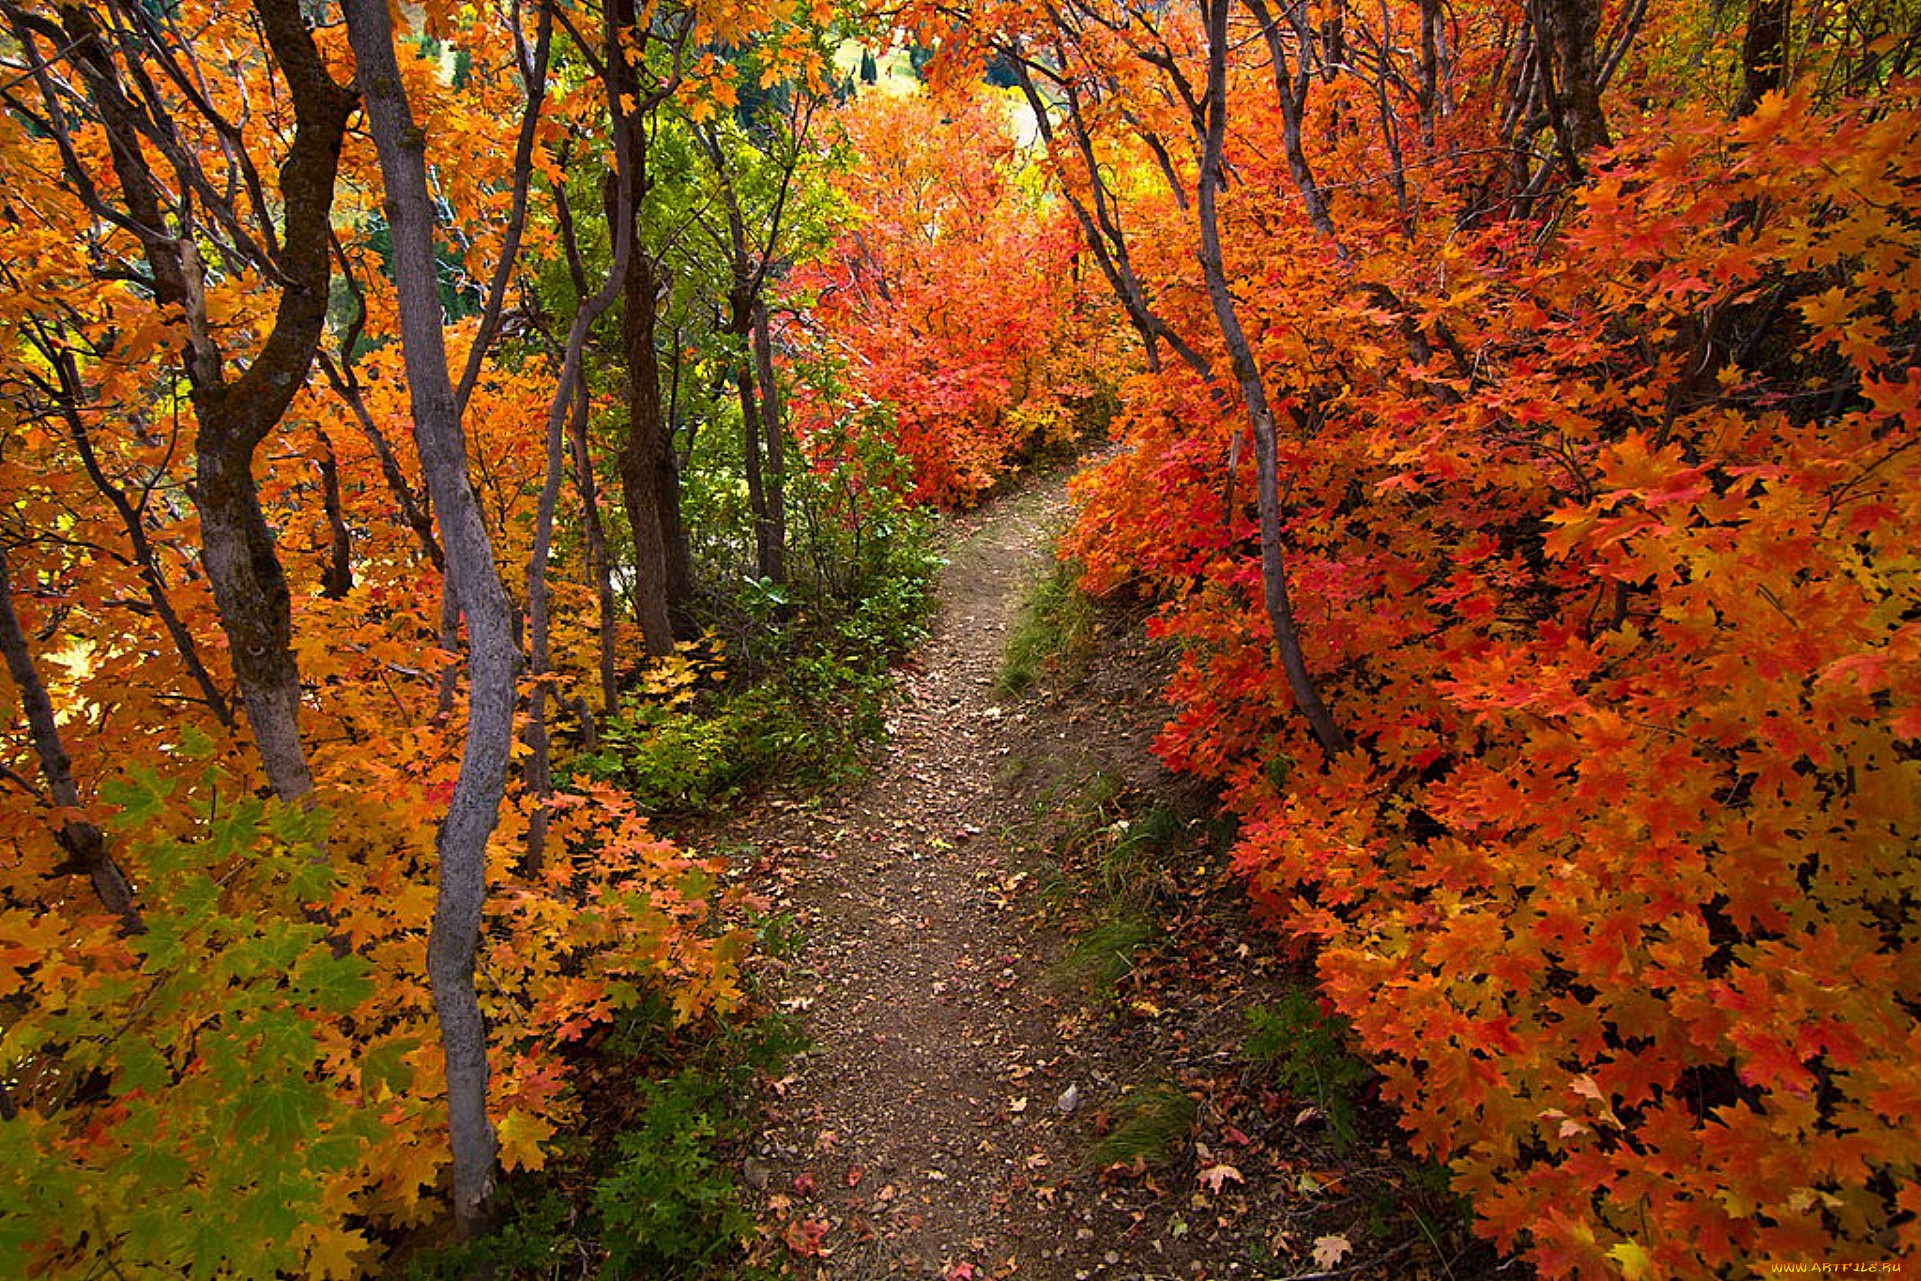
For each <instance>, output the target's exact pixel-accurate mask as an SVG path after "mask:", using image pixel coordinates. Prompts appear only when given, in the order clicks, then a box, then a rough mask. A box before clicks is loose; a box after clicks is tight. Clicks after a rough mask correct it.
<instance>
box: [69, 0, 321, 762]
mask: <svg viewBox="0 0 1921 1281" xmlns="http://www.w3.org/2000/svg"><path fill="white" fill-rule="evenodd" d="M254 11H255V13H256V14H257V15H258V17H259V19H260V27H261V31H262V34H263V35H264V36H265V37H266V41H267V45H268V48H269V50H270V52H271V53H272V55H273V59H274V62H275V63H276V64H277V65H278V67H279V69H280V71H281V73H282V74H283V75H284V76H285V78H286V83H287V87H288V92H289V95H290V97H291V99H292V104H293V110H294V136H293V142H292V144H291V146H290V148H289V150H288V153H287V159H286V161H285V163H284V164H283V165H282V166H281V170H280V196H281V199H282V201H283V202H284V205H285V209H286V213H285V233H284V235H282V236H281V237H280V248H279V251H278V252H277V253H276V254H275V255H274V256H273V263H272V268H273V270H274V271H275V272H276V273H277V274H278V275H279V277H280V278H281V280H282V282H283V283H282V286H281V290H280V297H279V301H278V306H277V308H276V310H275V314H274V319H273V325H272V327H271V328H270V329H269V331H268V333H267V337H266V339H265V341H264V342H263V343H262V344H261V346H260V349H259V351H258V352H256V353H255V355H254V357H253V360H252V361H251V362H250V363H249V364H248V366H247V369H246V371H245V372H244V373H243V374H241V375H240V376H239V377H238V378H237V379H235V380H234V381H232V382H229V381H228V380H227V377H226V374H225V371H224V369H223V368H222V364H223V359H224V357H223V354H222V352H221V350H220V347H219V345H218V343H217V342H216V340H215V338H214V335H213V330H212V326H211V325H210V324H209V322H208V317H207V309H206V298H205V272H204V269H203V268H202V266H201V264H200V261H199V258H198V254H197V251H196V249H195V242H194V238H193V235H192V233H191V228H190V227H183V228H182V229H181V233H180V234H170V233H169V231H168V228H169V227H170V226H171V225H173V220H170V219H169V218H168V217H167V216H166V213H165V211H164V207H163V206H164V203H165V202H166V200H167V193H166V190H165V188H164V187H163V186H162V184H161V183H160V182H159V180H158V179H157V178H156V176H155V173H154V171H153V169H152V168H151V167H150V165H149V162H148V160H147V156H146V152H145V147H144V145H143V142H142V138H143V133H142V129H141V126H140V123H139V121H140V119H141V113H142V111H143V110H144V108H143V107H142V106H141V105H138V104H136V102H134V101H132V100H130V99H129V98H128V96H127V92H126V89H125V87H124V86H123V83H122V81H121V78H120V70H119V67H118V65H117V64H116V63H115V61H114V58H113V56H112V53H111V51H110V50H109V48H108V45H107V40H106V38H105V37H104V36H103V35H102V34H101V32H100V30H99V28H98V27H97V25H96V24H95V22H94V20H93V18H92V16H91V15H90V14H88V13H87V12H86V11H85V10H83V9H80V8H78V7H77V6H70V7H68V8H66V9H64V10H62V14H61V20H62V22H63V23H64V24H65V34H66V38H67V43H68V47H69V49H70V51H71V56H72V58H73V61H74V65H75V67H76V68H77V69H78V70H79V72H80V75H81V78H82V79H83V81H84V82H85V83H86V86H87V91H88V96H89V98H90V100H91V102H92V105H93V107H94V108H95V110H96V111H97V112H98V114H99V118H100V123H101V125H102V127H103V128H104V130H105V132H106V135H107V141H108V150H109V152H110V154H111V157H112V163H113V169H114V176H115V178H116V179H117V181H118V184H119V187H120V194H121V196H122V198H123V199H124V200H125V202H126V213H127V215H129V217H128V224H129V225H130V226H131V227H132V228H134V229H135V234H137V235H138V236H139V238H140V241H141V246H142V249H143V250H144V252H145V255H146V258H147V263H148V266H149V268H150V269H151V271H152V273H153V280H154V293H155V297H156V298H157V299H158V300H159V301H160V302H161V303H163V304H167V305H172V306H178V307H179V308H180V309H181V312H182V315H183V317H184V319H185V322H186V330H187V339H186V343H185V347H184V350H183V353H182V354H183V358H184V364H185V369H186V375H187V382H188V393H189V399H190V401H191V403H192V405H193V409H194V417H195V422H196V432H195V438H194V455H195V458H194V472H195V475H194V484H193V486H192V490H191V495H192V499H193V504H194V508H195V510H196V511H197V512H198V513H199V516H200V528H201V540H202V564H203V565H204V566H205V568H206V571H207V579H208V582H209V584H210V586H211V587H212V588H213V597H214V604H215V606H216V607H217V608H218V610H219V614H220V623H221V628H222V630H223V631H225V632H226V634H227V641H228V648H229V653H230V656H231V659H232V662H233V669H234V676H235V678H236V680H237V681H238V683H239V685H240V692H241V697H242V701H243V702H244V704H245V706H246V708H247V719H248V722H249V723H250V725H251V726H252V728H253V731H254V740H255V742H256V744H257V745H258V747H259V750H260V755H261V760H262V762H263V764H264V765H265V767H266V771H267V778H268V781H269V782H270V783H271V784H272V786H273V789H274V791H275V792H276V793H278V794H279V795H280V797H281V798H282V799H283V800H296V799H298V798H300V797H303V796H305V795H307V794H308V793H309V792H311V791H312V790H313V776H312V774H311V772H310V771H309V770H308V768H307V759H306V753H305V750H304V748H303V747H302V745H301V741H300V728H299V708H300V674H299V670H298V669H297V667H296V666H295V663H294V658H293V649H292V642H293V624H292V609H291V598H290V596H289V593H288V590H287V580H286V575H285V573H284V572H283V571H282V569H281V566H280V559H279V556H278V554H277V552H276V551H275V547H274V538H273V531H272V530H271V529H270V528H269V527H268V525H267V521H266V518H265V516H264V515H263V514H262V513H261V510H260V492H259V488H258V486H257V485H256V484H255V481H254V476H253V459H254V453H255V451H256V450H257V449H258V448H259V446H260V443H261V442H262V441H263V440H265V439H266V437H267V435H268V433H269V432H271V431H272V430H273V429H274V427H275V426H276V425H277V424H278V423H279V421H280V419H281V416H282V415H283V414H285V413H286V411H287V406H288V405H289V404H291V403H292V401H293V397H294V395H295V394H296V393H297V392H298V391H299V390H300V388H301V387H302V386H303V385H304V384H305V382H306V378H307V372H308V370H309V368H310V367H311V365H312V362H313V357H314V352H315V350H316V348H317V347H318V345H319V341H320V334H321V330H322V329H323V327H324V326H325V323H326V316H327V287H328V280H329V277H330V274H331V268H330V265H329V262H328V246H329V243H330V241H329V238H328V220H329V218H330V217H331V213H332V208H333V191H334V182H335V178H336V176H337V174H338V171H339V164H340V148H341V142H342V139H343V137H344V136H345V133H346V126H347V117H348V115H349V113H350V112H351V111H352V108H353V97H352V95H351V94H349V93H347V92H346V91H344V90H342V89H341V88H340V86H339V85H337V84H335V83H334V82H333V80H332V79H331V78H330V77H329V76H328V74H327V70H326V65H325V64H324V63H323V62H322V61H321V59H320V55H319V52H318V50H317V49H316V48H315V46H314V42H313V33H312V32H311V31H309V30H308V28H307V25H306V21H305V19H304V18H303V16H302V14H301V10H300V5H299V0H256V3H255V5H254ZM42 91H43V92H46V93H50V92H51V89H50V87H48V86H45V85H44V84H43V87H42ZM69 163H70V164H77V163H78V162H77V159H73V160H70V161H69ZM70 178H71V179H72V180H73V181H76V182H78V183H80V184H83V185H84V187H85V188H86V189H87V190H92V183H93V175H91V174H88V173H85V172H81V173H78V174H72V175H70ZM188 208H190V205H189V204H187V203H185V202H182V203H181V204H180V206H179V209H180V211H181V213H182V218H183V219H184V218H185V216H186V213H185V211H186V210H187V209H188Z"/></svg>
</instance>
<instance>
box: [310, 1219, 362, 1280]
mask: <svg viewBox="0 0 1921 1281" xmlns="http://www.w3.org/2000/svg"><path fill="white" fill-rule="evenodd" d="M307 1237H308V1242H307V1262H306V1269H305V1271H306V1274H307V1275H308V1276H310V1277H318V1278H320V1281H354V1278H355V1277H358V1276H359V1275H360V1273H361V1268H360V1264H359V1263H358V1262H357V1260H358V1259H359V1256H360V1255H361V1254H363V1253H365V1252H366V1250H367V1238H366V1237H365V1236H363V1235H362V1234H361V1233H360V1232H358V1231H356V1230H353V1229H342V1228H335V1227H313V1228H309V1229H307Z"/></svg>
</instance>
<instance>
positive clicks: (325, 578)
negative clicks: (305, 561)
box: [314, 428, 354, 600]
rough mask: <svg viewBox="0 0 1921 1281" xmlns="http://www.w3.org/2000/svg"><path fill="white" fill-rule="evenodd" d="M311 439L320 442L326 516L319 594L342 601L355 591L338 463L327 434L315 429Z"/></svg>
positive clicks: (322, 486) (321, 482)
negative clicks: (324, 554)
mask: <svg viewBox="0 0 1921 1281" xmlns="http://www.w3.org/2000/svg"><path fill="white" fill-rule="evenodd" d="M314 437H315V438H316V439H317V440H319V442H320V459H319V467H320V500H321V506H322V507H323V508H324V509H325V510H326V513H327V565H326V568H325V570H324V571H323V572H322V574H321V580H320V581H321V587H320V594H321V595H323V596H325V597H327V598H328V599H329V600H345V599H347V594H348V593H349V592H351V591H353V589H354V569H353V538H352V537H351V535H349V534H348V532H347V517H346V515H345V513H344V512H343V511H342V510H341V503H340V463H339V460H337V459H336V458H335V457H334V443H333V441H332V440H331V439H329V438H328V436H327V433H326V432H324V431H321V430H319V429H318V428H316V429H315V431H314Z"/></svg>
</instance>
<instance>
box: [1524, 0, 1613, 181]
mask: <svg viewBox="0 0 1921 1281" xmlns="http://www.w3.org/2000/svg"><path fill="white" fill-rule="evenodd" d="M1527 15H1528V22H1529V24H1530V25H1532V26H1533V28H1534V33H1535V38H1536V40H1537V42H1538V43H1539V46H1540V48H1541V55H1542V57H1543V58H1544V59H1545V60H1546V61H1545V67H1544V69H1545V71H1546V72H1547V100H1548V112H1549V115H1550V118H1551V120H1552V122H1553V125H1554V134H1555V138H1556V139H1557V140H1558V141H1559V143H1560V147H1561V161H1562V164H1563V166H1564V167H1565V168H1566V170H1567V172H1568V174H1569V176H1571V177H1572V178H1574V179H1575V180H1576V181H1577V182H1578V181H1580V180H1582V179H1583V178H1585V177H1586V174H1587V170H1586V167H1585V165H1586V160H1585V157H1587V156H1588V155H1589V154H1590V153H1592V152H1594V151H1596V150H1598V149H1599V148H1602V147H1605V146H1607V145H1608V124H1607V116H1606V114H1605V113H1603V112H1602V110H1601V77H1602V68H1601V60H1600V57H1599V56H1598V51H1597V50H1596V48H1595V45H1596V42H1597V41H1598V39H1599V37H1600V32H1601V6H1600V5H1599V3H1597V0H1528V6H1527Z"/></svg>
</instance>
